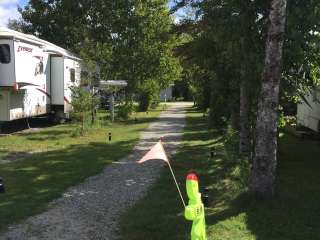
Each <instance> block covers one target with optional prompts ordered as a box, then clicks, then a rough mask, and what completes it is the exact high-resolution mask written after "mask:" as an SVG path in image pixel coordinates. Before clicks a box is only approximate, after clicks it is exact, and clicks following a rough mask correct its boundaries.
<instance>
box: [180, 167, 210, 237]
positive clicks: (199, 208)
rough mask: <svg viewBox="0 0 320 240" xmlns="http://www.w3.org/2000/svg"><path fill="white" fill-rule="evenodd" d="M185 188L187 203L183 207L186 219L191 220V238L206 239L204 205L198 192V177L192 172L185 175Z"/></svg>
mask: <svg viewBox="0 0 320 240" xmlns="http://www.w3.org/2000/svg"><path fill="white" fill-rule="evenodd" d="M186 188H187V194H188V198H189V204H188V206H186V208H185V212H184V216H185V218H186V219H187V220H189V221H193V224H192V229H191V240H206V239H207V236H206V222H205V214H204V206H203V203H202V201H201V193H199V183H198V177H197V175H196V174H194V173H190V174H188V175H187V179H186Z"/></svg>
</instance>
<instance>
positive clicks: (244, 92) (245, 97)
mask: <svg viewBox="0 0 320 240" xmlns="http://www.w3.org/2000/svg"><path fill="white" fill-rule="evenodd" d="M249 113H250V101H249V93H248V84H247V80H245V79H242V81H241V83H240V134H239V135H240V139H239V140H240V142H239V152H240V153H241V154H248V153H250V150H251V129H250V120H249Z"/></svg>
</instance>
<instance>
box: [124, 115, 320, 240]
mask: <svg viewBox="0 0 320 240" xmlns="http://www.w3.org/2000/svg"><path fill="white" fill-rule="evenodd" d="M188 114H189V115H188V116H189V117H188V126H187V127H186V129H185V135H184V148H183V149H181V150H180V151H179V152H178V153H177V154H176V155H175V156H174V158H173V163H172V166H173V169H174V171H175V173H176V177H177V180H178V182H179V185H180V186H181V190H182V191H183V192H184V191H185V189H184V188H185V186H184V185H185V179H184V178H185V175H186V173H187V172H188V171H189V170H195V171H196V172H197V173H198V174H199V176H200V185H201V187H204V186H207V187H209V188H210V192H209V197H210V208H208V209H206V221H207V230H208V239H216V240H234V239H237V240H247V239H256V240H271V239H272V240H289V239H290V240H292V239H294V240H300V239H311V240H315V239H320V204H319V202H320V178H319V173H318V172H319V168H320V158H319V157H318V156H320V142H315V141H309V140H301V139H297V138H295V137H292V136H289V135H285V136H284V137H283V138H281V139H280V143H279V145H280V149H279V163H278V172H277V176H278V177H277V190H276V195H275V197H274V198H273V199H271V200H266V201H258V200H256V199H254V198H252V197H251V196H250V195H249V194H248V193H247V192H246V181H245V180H244V177H243V176H245V174H246V173H245V172H244V173H241V171H242V168H245V167H243V166H242V165H243V164H244V163H243V159H241V158H238V157H236V156H233V157H232V158H230V156H226V153H225V151H224V139H223V138H222V137H221V131H207V130H206V129H207V127H206V125H205V124H206V123H205V121H206V120H205V119H204V118H203V117H202V113H195V112H194V111H193V110H192V111H189V113H188ZM190 115H191V116H192V117H190ZM210 147H215V149H217V151H219V152H220V154H218V155H216V156H215V157H214V158H213V159H210V158H208V154H207V153H208V151H209V149H210ZM241 166H242V167H241ZM247 168H248V167H247ZM247 174H248V173H247ZM184 198H185V199H186V196H185V194H184ZM190 229H191V225H190V223H188V222H187V221H185V220H184V218H183V207H182V205H181V202H180V200H179V196H178V194H177V191H176V189H175V187H174V185H173V181H172V178H171V176H170V173H169V171H168V169H167V168H165V169H163V171H162V174H161V179H160V180H159V181H158V182H157V183H156V184H155V185H154V186H153V187H152V188H151V189H150V191H149V193H148V194H147V195H146V197H145V198H143V199H142V200H141V201H140V202H139V203H138V204H137V205H136V206H134V207H133V208H131V209H130V210H129V211H128V212H127V213H126V214H124V215H123V216H122V217H121V233H122V236H121V239H132V240H135V239H155V240H157V239H159V240H160V239H189V235H190V234H189V231H190Z"/></svg>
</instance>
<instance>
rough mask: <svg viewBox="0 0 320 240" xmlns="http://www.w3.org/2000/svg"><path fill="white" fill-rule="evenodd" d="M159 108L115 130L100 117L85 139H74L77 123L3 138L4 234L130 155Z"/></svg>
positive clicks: (0, 203) (0, 221)
mask: <svg viewBox="0 0 320 240" xmlns="http://www.w3.org/2000/svg"><path fill="white" fill-rule="evenodd" d="M160 109H162V106H160V107H159V108H158V109H156V110H152V111H149V112H148V114H146V113H137V114H136V115H135V116H134V117H136V118H137V122H136V121H134V119H130V120H128V121H123V122H117V123H113V124H112V125H111V124H110V123H108V122H106V121H104V120H103V119H104V118H105V117H106V116H105V115H99V116H100V118H101V121H99V122H100V123H98V124H97V125H96V126H94V127H92V129H90V131H89V132H88V133H87V134H86V135H85V136H82V137H75V136H74V133H75V129H76V126H75V125H74V124H63V125H57V126H54V127H49V128H45V129H42V130H40V131H31V132H29V133H22V134H16V135H10V136H5V137H0V176H1V177H2V178H3V179H4V182H5V187H6V190H7V192H6V193H5V194H1V195H0V216H1V218H0V229H4V227H5V226H7V225H8V224H12V223H15V222H17V221H19V220H22V219H25V218H26V217H28V216H30V215H33V214H36V213H39V212H41V211H44V210H45V209H46V207H47V206H48V203H49V202H50V201H52V200H53V199H55V198H58V197H60V196H61V194H62V193H63V192H64V191H65V190H66V189H67V188H68V187H70V186H73V185H75V184H77V183H79V182H81V181H83V180H84V179H85V178H87V177H89V176H92V175H95V174H97V173H99V172H100V171H101V170H102V169H103V168H104V167H105V166H106V165H107V164H109V163H111V162H113V161H117V160H119V159H120V158H121V157H123V156H125V155H126V154H128V153H129V151H130V150H131V149H132V148H133V146H134V144H135V143H136V142H137V141H138V139H139V133H140V131H142V130H143V129H145V128H146V127H147V126H148V125H149V123H150V122H152V121H154V120H155V119H156V118H157V117H158V116H159V114H160V112H161V110H160ZM109 132H112V141H111V142H109V141H107V140H108V133H109ZM8 161H10V162H9V163H8Z"/></svg>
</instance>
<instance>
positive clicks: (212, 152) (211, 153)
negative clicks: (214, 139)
mask: <svg viewBox="0 0 320 240" xmlns="http://www.w3.org/2000/svg"><path fill="white" fill-rule="evenodd" d="M214 155H216V153H215V149H214V147H212V148H210V158H213V157H214Z"/></svg>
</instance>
